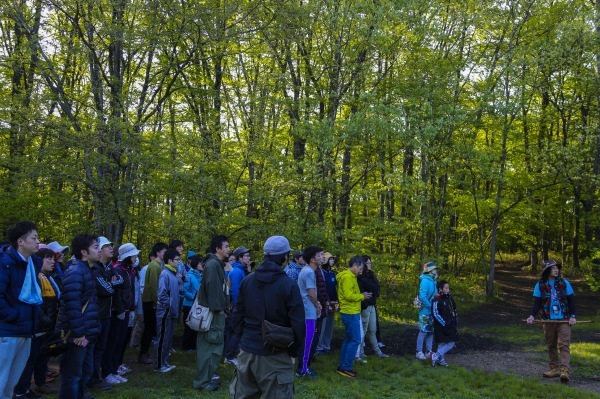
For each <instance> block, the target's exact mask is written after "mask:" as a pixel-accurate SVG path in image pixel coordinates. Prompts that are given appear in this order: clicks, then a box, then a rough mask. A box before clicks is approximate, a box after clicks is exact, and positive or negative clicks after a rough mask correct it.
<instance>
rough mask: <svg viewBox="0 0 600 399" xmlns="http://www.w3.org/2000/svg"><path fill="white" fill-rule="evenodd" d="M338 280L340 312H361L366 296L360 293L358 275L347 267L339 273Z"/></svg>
mask: <svg viewBox="0 0 600 399" xmlns="http://www.w3.org/2000/svg"><path fill="white" fill-rule="evenodd" d="M337 280H338V299H339V301H340V312H341V313H345V314H359V313H360V304H361V303H362V301H363V299H365V297H364V296H363V294H361V293H360V288H358V280H357V278H356V276H355V275H354V273H352V272H351V271H350V270H348V269H345V270H343V271H341V272H340V273H339V274H338V275H337Z"/></svg>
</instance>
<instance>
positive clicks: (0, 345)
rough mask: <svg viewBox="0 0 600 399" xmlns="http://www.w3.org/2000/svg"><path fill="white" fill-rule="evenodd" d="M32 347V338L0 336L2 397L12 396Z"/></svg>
mask: <svg viewBox="0 0 600 399" xmlns="http://www.w3.org/2000/svg"><path fill="white" fill-rule="evenodd" d="M30 348H31V338H23V337H0V353H2V367H0V399H11V398H12V395H13V389H14V388H15V385H17V382H18V381H19V378H20V377H21V373H22V372H23V369H24V368H25V365H26V364H27V359H28V358H29V351H30Z"/></svg>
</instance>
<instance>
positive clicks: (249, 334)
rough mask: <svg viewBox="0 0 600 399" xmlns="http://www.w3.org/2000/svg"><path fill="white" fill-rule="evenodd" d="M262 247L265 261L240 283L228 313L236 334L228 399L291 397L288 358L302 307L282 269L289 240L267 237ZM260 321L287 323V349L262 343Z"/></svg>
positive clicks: (300, 331) (298, 338) (299, 331)
mask: <svg viewBox="0 0 600 399" xmlns="http://www.w3.org/2000/svg"><path fill="white" fill-rule="evenodd" d="M263 249H264V252H265V260H264V262H263V263H261V264H260V265H259V266H258V267H257V268H256V269H255V270H254V273H253V274H251V275H249V276H248V277H246V278H245V279H244V281H242V285H241V287H240V291H239V295H238V300H237V303H236V307H235V310H234V312H233V315H232V326H233V329H234V332H235V334H236V335H237V336H238V337H241V340H240V348H241V353H240V354H239V355H238V363H239V365H238V369H237V374H236V376H235V378H234V379H233V381H232V382H231V385H230V386H229V393H230V394H231V397H232V398H247V397H259V396H260V395H262V396H264V397H266V398H293V396H294V364H293V362H292V357H294V356H295V355H296V354H297V352H298V344H299V343H300V342H303V341H304V333H305V331H304V330H305V326H304V305H303V304H302V297H301V296H300V289H299V288H298V284H296V282H294V281H293V280H292V279H290V278H289V277H288V276H287V274H285V272H284V271H283V270H282V268H283V267H284V266H285V265H286V264H287V262H288V259H289V252H290V244H289V242H288V240H287V239H286V238H285V237H282V236H273V237H270V238H269V239H267V241H266V242H265V245H264V247H263ZM263 320H268V321H270V322H271V323H273V324H276V325H279V326H284V327H292V329H293V331H294V342H293V343H292V344H291V345H290V346H289V347H288V348H287V351H286V350H285V349H280V350H278V349H277V348H274V347H271V346H266V345H265V344H264V340H263V337H262V321H263Z"/></svg>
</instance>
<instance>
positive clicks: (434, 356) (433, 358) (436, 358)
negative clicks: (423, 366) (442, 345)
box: [429, 352, 440, 367]
mask: <svg viewBox="0 0 600 399" xmlns="http://www.w3.org/2000/svg"><path fill="white" fill-rule="evenodd" d="M429 358H430V359H431V366H432V367H435V364H436V363H437V362H438V361H439V360H440V358H439V356H438V354H437V353H435V352H431V354H430V355H429Z"/></svg>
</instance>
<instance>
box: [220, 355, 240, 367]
mask: <svg viewBox="0 0 600 399" xmlns="http://www.w3.org/2000/svg"><path fill="white" fill-rule="evenodd" d="M223 363H225V364H231V365H232V366H235V368H238V366H239V365H240V364H239V363H238V361H237V359H236V358H235V357H234V358H231V359H228V358H225V361H224V362H223Z"/></svg>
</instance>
